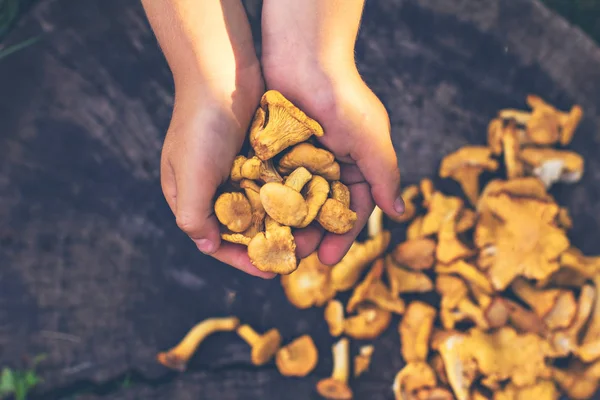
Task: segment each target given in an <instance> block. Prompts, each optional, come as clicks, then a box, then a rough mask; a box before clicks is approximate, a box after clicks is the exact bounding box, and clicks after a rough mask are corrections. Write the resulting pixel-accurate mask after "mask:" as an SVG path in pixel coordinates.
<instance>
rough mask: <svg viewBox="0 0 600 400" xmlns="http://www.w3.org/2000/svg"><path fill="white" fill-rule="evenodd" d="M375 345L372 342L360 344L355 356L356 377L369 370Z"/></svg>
mask: <svg viewBox="0 0 600 400" xmlns="http://www.w3.org/2000/svg"><path fill="white" fill-rule="evenodd" d="M374 351H375V347H374V346H373V345H372V344H368V345H364V346H360V349H359V353H358V354H357V355H356V356H354V377H355V378H357V377H359V376H361V375H362V374H363V373H365V372H366V371H368V370H369V366H370V365H371V357H372V356H373V352H374Z"/></svg>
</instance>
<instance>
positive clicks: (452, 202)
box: [421, 192, 464, 236]
mask: <svg viewBox="0 0 600 400" xmlns="http://www.w3.org/2000/svg"><path fill="white" fill-rule="evenodd" d="M463 204H464V203H463V201H462V200H461V199H460V198H458V197H454V196H444V194H442V193H441V192H435V193H434V194H433V195H432V196H431V200H430V202H429V207H428V212H427V214H426V215H425V217H424V218H423V225H422V226H421V235H423V236H429V235H432V234H434V233H437V232H438V231H439V230H440V228H441V226H442V223H443V222H444V221H445V220H446V218H448V217H449V216H456V213H457V212H459V211H460V210H461V209H462V208H463Z"/></svg>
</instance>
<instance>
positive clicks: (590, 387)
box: [552, 360, 600, 400]
mask: <svg viewBox="0 0 600 400" xmlns="http://www.w3.org/2000/svg"><path fill="white" fill-rule="evenodd" d="M552 378H554V380H555V381H556V383H558V385H559V386H560V388H561V389H562V390H563V391H564V392H565V393H566V394H567V396H569V398H570V399H574V400H587V399H591V398H593V396H594V393H596V391H597V390H598V383H599V381H600V362H595V363H593V364H590V365H584V364H583V363H581V362H580V361H578V360H572V361H571V362H570V363H569V366H568V367H567V368H566V369H559V368H553V369H552Z"/></svg>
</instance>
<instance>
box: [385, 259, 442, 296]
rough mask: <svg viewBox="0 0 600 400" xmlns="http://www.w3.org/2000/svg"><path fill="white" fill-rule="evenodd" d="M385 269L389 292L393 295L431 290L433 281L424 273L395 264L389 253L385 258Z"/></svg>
mask: <svg viewBox="0 0 600 400" xmlns="http://www.w3.org/2000/svg"><path fill="white" fill-rule="evenodd" d="M385 270H386V273H387V278H388V282H389V284H390V292H391V294H392V296H394V297H396V296H397V295H398V294H400V293H425V292H430V291H432V290H433V282H431V279H430V278H429V277H428V276H427V275H426V274H425V273H423V272H420V271H410V270H407V269H404V268H402V267H400V266H398V265H396V263H395V262H394V261H393V259H392V258H391V256H390V255H388V256H387V257H386V259H385Z"/></svg>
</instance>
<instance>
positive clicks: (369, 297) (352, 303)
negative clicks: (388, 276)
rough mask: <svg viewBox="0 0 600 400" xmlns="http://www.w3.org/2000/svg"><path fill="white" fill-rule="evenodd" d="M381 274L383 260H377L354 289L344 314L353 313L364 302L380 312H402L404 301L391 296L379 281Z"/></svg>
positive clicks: (396, 296)
mask: <svg viewBox="0 0 600 400" xmlns="http://www.w3.org/2000/svg"><path fill="white" fill-rule="evenodd" d="M382 274H383V259H381V258H379V259H377V260H376V261H375V262H374V263H373V266H372V267H371V270H370V271H369V273H368V274H367V276H366V277H365V279H364V280H363V281H362V282H361V283H360V284H359V285H358V286H356V288H354V292H353V293H352V296H351V297H350V299H349V300H348V303H347V304H346V312H348V313H351V312H353V311H354V310H355V309H356V307H357V306H358V305H359V304H361V303H362V302H364V301H370V302H371V303H373V304H375V305H377V306H379V307H380V308H381V309H382V310H387V311H391V312H394V313H397V314H402V313H403V312H404V308H405V305H404V300H402V299H401V298H400V297H398V295H397V294H396V295H393V294H392V293H391V292H390V290H389V289H388V288H387V287H386V286H385V284H384V283H383V282H382V281H381V275H382Z"/></svg>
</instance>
